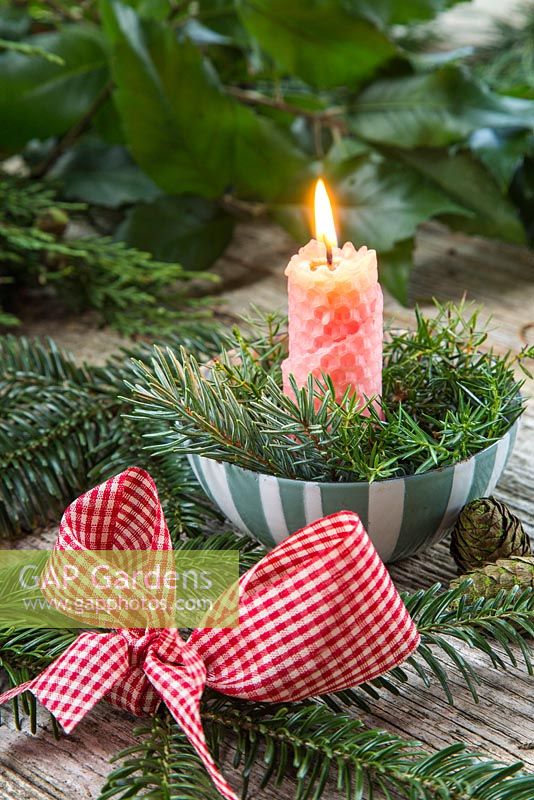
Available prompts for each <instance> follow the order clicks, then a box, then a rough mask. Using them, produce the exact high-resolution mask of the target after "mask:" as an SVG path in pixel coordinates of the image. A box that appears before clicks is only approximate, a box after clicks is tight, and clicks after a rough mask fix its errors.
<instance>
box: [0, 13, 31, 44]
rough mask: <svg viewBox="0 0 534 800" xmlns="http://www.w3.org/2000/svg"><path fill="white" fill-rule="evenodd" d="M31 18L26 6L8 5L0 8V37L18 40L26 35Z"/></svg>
mask: <svg viewBox="0 0 534 800" xmlns="http://www.w3.org/2000/svg"><path fill="white" fill-rule="evenodd" d="M30 23H31V19H30V17H29V15H28V13H27V12H26V10H25V9H24V8H17V7H15V6H13V5H8V6H7V7H5V8H1V9H0V37H1V38H2V39H12V40H13V41H16V40H18V39H21V38H22V37H23V36H26V34H27V33H28V31H29V30H30Z"/></svg>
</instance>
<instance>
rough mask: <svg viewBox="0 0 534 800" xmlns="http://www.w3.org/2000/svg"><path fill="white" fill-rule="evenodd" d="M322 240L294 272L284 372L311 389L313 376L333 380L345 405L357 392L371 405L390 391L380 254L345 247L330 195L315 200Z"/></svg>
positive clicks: (297, 261) (301, 255) (301, 256)
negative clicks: (385, 385) (347, 395)
mask: <svg viewBox="0 0 534 800" xmlns="http://www.w3.org/2000/svg"><path fill="white" fill-rule="evenodd" d="M315 227H316V237H317V238H316V239H312V240H311V241H310V242H308V244H307V245H306V246H305V247H302V248H301V249H300V250H299V252H298V254H297V255H294V256H293V258H292V259H291V261H290V262H289V264H288V265H287V268H286V273H285V274H286V275H287V276H288V293H289V297H288V299H289V356H288V358H287V359H286V360H285V361H284V363H283V365H282V372H283V378H284V391H285V392H286V394H291V393H292V392H291V388H290V385H289V375H290V374H292V375H294V377H295V380H296V382H297V384H298V386H304V385H305V384H306V381H307V379H308V375H309V374H310V373H311V374H313V375H315V376H316V377H319V378H320V377H321V374H322V373H325V374H328V375H330V377H331V379H332V382H333V384H334V386H335V389H336V398H337V399H338V400H339V399H340V398H341V397H342V396H343V394H344V392H345V390H346V389H347V388H350V389H351V390H352V391H353V392H354V393H355V394H356V395H357V396H358V398H359V399H360V401H361V402H362V403H364V402H365V401H366V400H367V399H369V398H371V397H375V396H377V395H380V394H381V391H382V343H383V318H382V309H383V297H382V289H381V288H380V284H379V283H378V272H377V263H376V252H375V251H374V250H368V249H367V247H365V246H364V247H360V249H359V250H356V248H355V247H354V245H353V244H352V243H351V242H347V243H346V244H344V245H343V247H341V248H340V247H338V246H337V238H336V231H335V226H334V220H333V215H332V210H331V207H330V203H329V200H328V194H327V192H326V188H325V186H324V183H323V182H322V181H318V184H317V188H316V193H315Z"/></svg>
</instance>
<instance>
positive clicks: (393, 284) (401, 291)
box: [378, 237, 415, 306]
mask: <svg viewBox="0 0 534 800" xmlns="http://www.w3.org/2000/svg"><path fill="white" fill-rule="evenodd" d="M414 250H415V239H414V238H413V237H411V238H410V239H405V240H404V241H402V242H397V243H396V245H395V247H394V248H393V249H392V250H388V251H387V252H385V253H382V252H381V253H378V272H379V278H380V283H381V284H382V285H383V286H385V287H386V289H388V291H389V292H390V293H391V294H392V295H393V297H395V298H396V299H397V300H398V301H399V303H402V305H403V306H407V305H408V288H409V284H410V272H411V270H412V266H413V254H414Z"/></svg>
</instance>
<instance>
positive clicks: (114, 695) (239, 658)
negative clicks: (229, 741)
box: [0, 467, 419, 800]
mask: <svg viewBox="0 0 534 800" xmlns="http://www.w3.org/2000/svg"><path fill="white" fill-rule="evenodd" d="M171 547H172V544H171V540H170V536H169V533H168V530H167V526H166V524H165V520H164V517H163V512H162V509H161V506H160V503H159V500H158V495H157V492H156V486H155V484H154V481H153V480H152V478H151V477H150V475H148V474H147V473H146V472H144V471H143V470H141V469H138V468H136V467H132V468H130V469H128V470H126V471H125V472H123V473H121V474H120V475H117V476H116V477H114V478H111V479H110V480H108V481H106V482H105V483H103V484H102V485H101V486H97V487H96V488H95V489H92V490H91V491H90V492H87V493H86V494H84V495H82V496H81V497H79V498H78V499H77V500H76V501H75V502H74V503H72V505H71V506H69V508H68V509H67V511H66V512H65V514H64V516H63V519H62V521H61V527H60V532H59V535H58V540H57V542H56V548H57V549H60V550H64V549H77V550H90V549H94V550H97V549H100V550H104V549H122V550H130V549H131V550H133V549H147V550H151V549H152V550H154V549H159V550H168V549H171ZM239 597H240V599H239V627H237V628H218V629H217V628H211V629H208V628H204V629H202V628H199V629H196V630H195V631H194V632H193V634H192V635H191V637H190V638H189V639H188V641H187V642H185V641H183V640H182V638H181V637H180V635H179V633H178V631H177V630H174V629H164V630H157V629H149V630H147V631H142V630H137V629H136V630H133V629H132V630H129V629H121V630H116V631H112V632H109V633H96V632H95V633H93V632H85V633H82V634H81V635H80V636H79V637H78V638H77V639H76V641H75V642H74V643H73V644H72V645H71V646H70V647H69V648H68V649H67V650H66V651H65V653H63V655H61V656H60V657H59V658H58V659H57V660H56V661H54V662H53V663H52V664H50V666H49V667H47V669H45V670H44V672H42V673H41V674H40V675H39V676H38V677H37V678H35V679H34V680H32V681H29V682H27V683H25V684H23V685H21V686H18V687H16V688H15V689H12V690H11V691H8V692H6V693H5V694H3V695H1V696H0V703H3V702H5V701H7V700H9V699H11V698H12V697H15V696H16V695H17V694H20V693H21V692H23V691H26V690H28V689H29V690H30V691H31V692H33V694H34V695H35V696H36V697H37V698H38V700H39V701H40V702H41V703H42V704H43V705H44V706H45V707H46V708H47V709H48V710H49V711H50V712H51V713H52V714H54V715H55V716H56V718H57V719H58V720H59V722H60V723H61V725H62V726H63V728H64V729H65V731H67V732H69V731H71V730H72V729H73V728H74V727H75V726H76V725H77V724H78V722H79V721H80V720H81V719H82V718H83V717H84V716H85V714H87V712H88V711H90V709H91V708H93V706H94V705H96V703H98V702H99V700H101V699H102V698H104V697H105V698H106V700H108V701H109V702H111V703H112V704H113V705H115V706H117V707H119V708H122V709H126V710H128V711H130V712H132V713H134V714H137V715H144V714H152V713H154V712H155V711H156V709H157V707H158V705H159V703H160V702H161V700H163V701H164V702H165V703H166V705H167V706H168V707H169V709H170V711H171V713H172V714H173V716H174V718H175V719H176V721H177V722H178V724H179V725H180V726H181V728H182V729H183V731H184V732H185V734H186V735H187V737H188V738H189V740H190V742H191V743H192V745H193V746H194V747H195V749H196V751H197V753H198V754H199V756H200V757H201V759H202V761H203V762H204V764H205V766H206V769H207V770H208V772H209V774H210V776H211V778H212V780H213V782H214V784H215V786H216V787H217V789H218V790H219V792H220V793H221V795H222V796H223V797H225V798H227V800H237V796H236V795H235V793H234V792H233V791H232V789H231V788H230V786H229V785H228V783H227V782H226V781H225V779H224V778H223V777H222V775H221V773H220V772H219V770H218V769H217V766H216V764H215V762H214V760H213V758H212V757H211V755H210V753H209V750H208V747H207V744H206V739H205V737H204V732H203V729H202V722H201V718H200V698H201V696H202V692H203V690H204V687H205V686H206V685H207V686H210V687H212V688H213V689H216V690H217V691H219V692H222V693H223V694H227V695H234V696H236V697H242V698H246V699H249V700H256V701H270V702H287V701H295V700H301V699H303V698H305V697H310V696H312V695H320V694H323V693H325V692H335V691H339V690H341V689H344V688H347V687H351V686H356V685H357V684H359V683H362V682H364V681H369V680H372V679H373V678H376V677H378V676H379V675H381V674H382V673H384V672H387V671H388V670H390V669H392V668H393V667H394V666H396V665H397V664H399V663H400V662H401V661H403V660H404V659H405V658H407V657H408V656H409V655H410V653H412V652H413V651H414V650H415V648H416V647H417V645H418V644H419V635H418V633H417V629H416V627H415V625H414V624H413V622H412V620H411V619H410V616H409V614H408V612H407V610H406V608H405V607H404V605H403V603H402V600H401V598H400V596H399V594H398V592H397V590H396V589H395V586H394V585H393V583H392V581H391V579H390V577H389V574H388V572H387V570H386V569H385V567H384V565H383V564H382V562H381V561H380V558H379V557H378V555H377V553H376V551H375V549H374V547H373V545H372V544H371V542H370V540H369V538H368V536H367V534H366V532H365V530H364V528H363V526H362V524H361V522H360V520H359V518H358V516H357V515H356V514H354V513H352V512H348V511H341V512H339V513H337V514H332V515H330V516H329V517H325V518H324V519H321V520H318V521H317V522H314V523H313V524H311V525H308V526H307V527H305V528H303V529H302V530H300V531H298V532H297V533H295V534H294V535H293V536H291V537H289V538H288V539H285V540H284V541H283V542H282V543H281V544H279V545H278V547H276V548H275V549H274V550H272V551H271V552H270V553H268V554H267V555H266V556H265V557H264V558H263V559H262V560H261V561H260V562H259V563H258V564H256V565H255V566H254V567H253V568H252V569H250V570H249V571H248V572H247V573H246V574H245V575H243V576H242V578H241V579H240V582H239Z"/></svg>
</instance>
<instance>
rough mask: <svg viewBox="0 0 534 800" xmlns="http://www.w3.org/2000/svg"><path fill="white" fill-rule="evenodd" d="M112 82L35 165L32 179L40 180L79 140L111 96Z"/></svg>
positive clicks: (107, 84)
mask: <svg viewBox="0 0 534 800" xmlns="http://www.w3.org/2000/svg"><path fill="white" fill-rule="evenodd" d="M113 85H114V84H113V81H111V80H110V81H108V82H107V83H106V85H105V86H104V87H103V88H102V90H101V91H100V92H99V94H98V95H97V96H96V97H95V99H94V100H93V103H92V104H91V106H90V107H89V108H88V109H87V111H86V112H85V114H84V115H83V117H81V119H79V120H78V122H76V123H75V124H74V125H73V126H72V128H70V129H69V130H68V131H67V133H66V134H65V135H64V136H62V137H61V139H59V141H58V142H57V144H56V145H55V147H53V148H52V150H51V152H50V153H49V154H48V156H47V157H46V158H45V159H44V160H43V161H41V163H40V164H37V166H36V167H35V169H33V170H32V173H31V174H32V177H33V178H42V177H43V176H44V175H46V173H47V172H48V170H49V169H51V167H53V166H54V164H55V163H56V161H57V160H58V158H59V157H60V156H62V155H63V153H64V152H65V151H66V150H68V149H69V147H71V146H72V145H73V144H74V142H75V141H76V140H77V139H79V138H80V136H81V135H82V134H83V133H85V131H86V130H87V129H88V128H89V126H90V125H91V122H92V120H93V117H94V115H95V114H96V112H97V111H98V110H99V109H100V108H101V107H102V106H103V105H104V103H105V102H106V100H108V98H109V97H110V95H111V92H112V90H113Z"/></svg>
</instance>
